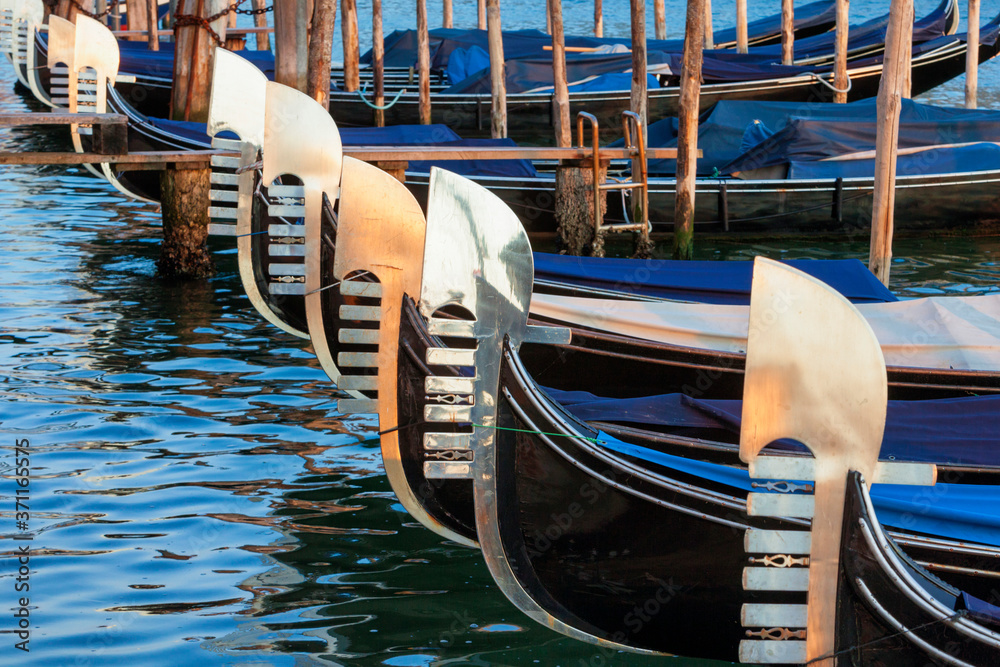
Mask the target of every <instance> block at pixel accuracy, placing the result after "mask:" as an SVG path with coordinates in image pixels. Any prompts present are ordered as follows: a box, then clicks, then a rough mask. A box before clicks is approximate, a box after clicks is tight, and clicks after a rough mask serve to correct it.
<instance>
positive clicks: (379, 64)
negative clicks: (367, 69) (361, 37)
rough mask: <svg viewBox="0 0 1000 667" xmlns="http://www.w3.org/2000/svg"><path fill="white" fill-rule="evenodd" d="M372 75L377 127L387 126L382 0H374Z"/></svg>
mask: <svg viewBox="0 0 1000 667" xmlns="http://www.w3.org/2000/svg"><path fill="white" fill-rule="evenodd" d="M372 77H373V78H374V79H375V80H374V81H373V83H374V85H375V127H385V110H384V109H383V108H382V107H384V106H385V41H384V40H383V37H382V0H372Z"/></svg>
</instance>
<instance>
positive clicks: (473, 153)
mask: <svg viewBox="0 0 1000 667" xmlns="http://www.w3.org/2000/svg"><path fill="white" fill-rule="evenodd" d="M344 155H350V156H351V157H353V158H357V159H358V160H363V161H365V162H412V161H425V160H589V159H590V158H592V157H593V156H594V149H593V147H591V146H588V147H583V146H572V147H555V146H528V147H525V146H510V147H507V146H499V147H492V146H491V147H487V148H476V147H466V148H462V147H451V146H344ZM698 156H699V157H700V156H701V153H700V151H699V152H698ZM633 157H634V156H633V155H632V153H631V152H629V151H628V149H626V148H607V147H604V148H601V159H602V160H605V159H607V160H630V159H632V158H633ZM646 157H647V158H648V159H650V160H674V159H677V149H676V148H647V149H646Z"/></svg>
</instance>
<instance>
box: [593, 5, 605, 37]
mask: <svg viewBox="0 0 1000 667" xmlns="http://www.w3.org/2000/svg"><path fill="white" fill-rule="evenodd" d="M594 37H604V3H603V2H602V1H601V0H594Z"/></svg>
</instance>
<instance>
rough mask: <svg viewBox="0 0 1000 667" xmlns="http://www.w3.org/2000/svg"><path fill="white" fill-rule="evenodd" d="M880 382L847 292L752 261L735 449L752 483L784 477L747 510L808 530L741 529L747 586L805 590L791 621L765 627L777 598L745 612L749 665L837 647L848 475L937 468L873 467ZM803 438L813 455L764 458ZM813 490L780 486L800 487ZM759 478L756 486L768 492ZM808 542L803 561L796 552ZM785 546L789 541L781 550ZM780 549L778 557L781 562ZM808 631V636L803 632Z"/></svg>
mask: <svg viewBox="0 0 1000 667" xmlns="http://www.w3.org/2000/svg"><path fill="white" fill-rule="evenodd" d="M886 399H887V385H886V371H885V361H884V359H883V357H882V350H881V348H880V346H879V343H878V340H877V339H876V338H875V334H874V333H873V332H872V330H871V327H870V326H869V325H868V323H867V321H865V319H864V317H863V316H862V315H861V314H860V313H859V312H858V311H857V309H856V308H854V306H852V305H851V304H850V303H849V302H848V301H847V300H846V299H845V298H844V297H842V296H840V295H839V294H838V293H837V292H835V291H834V290H832V289H831V288H830V287H828V286H827V285H825V284H823V283H822V282H820V281H818V280H816V279H814V278H811V277H809V276H807V275H805V274H803V273H802V272H800V271H797V270H795V269H792V268H790V267H788V266H786V265H784V264H780V263H778V262H774V261H771V260H767V259H763V258H760V257H758V258H757V260H756V261H755V264H754V277H753V289H752V292H751V297H750V325H749V336H748V341H747V361H746V375H745V380H744V395H743V419H742V424H743V427H742V431H741V434H740V457H741V458H742V460H743V461H744V462H746V463H748V464H749V466H750V476H751V477H752V478H755V479H769V480H781V481H785V482H788V483H789V484H788V485H773V486H772V487H771V488H773V489H774V490H775V492H773V493H767V492H754V493H750V494H749V496H748V500H747V513H748V515H750V516H767V517H800V518H811V519H812V528H811V530H810V531H759V530H755V529H753V528H751V529H750V531H748V533H747V537H746V540H745V546H746V549H747V553H757V554H769V555H771V556H772V557H771V558H767V557H766V556H765V557H764V558H754V559H753V561H752V563H754V564H757V563H763V565H764V566H763V567H755V566H748V567H746V568H745V569H744V573H743V585H744V588H745V589H746V590H752V591H761V592H766V591H784V592H786V593H785V594H787V592H790V591H800V592H805V593H806V599H807V603H808V604H807V605H806V613H805V614H804V615H802V614H797V615H795V616H794V618H788V617H787V616H786V617H784V618H785V620H786V621H790V622H788V623H785V624H784V625H786V626H788V627H771V626H773V625H774V624H772V623H770V622H768V621H769V619H772V618H778V617H780V614H781V612H780V610H779V609H778V608H779V607H780V606H782V605H768V604H765V603H755V604H754V605H752V606H750V605H748V606H745V607H744V609H743V614H742V616H743V619H742V620H743V621H744V625H745V626H747V627H755V628H757V630H756V631H749V636H754V637H761V638H760V639H747V640H744V641H742V642H740V649H739V657H740V661H741V662H746V663H787V662H797V663H801V662H806V661H814V660H815V661H817V664H826V665H828V666H832V664H833V663H834V660H833V659H832V658H829V657H825V656H831V655H832V654H833V653H834V652H835V649H836V644H835V637H836V632H835V630H836V628H835V620H836V592H837V583H838V577H839V563H840V538H841V527H842V524H843V515H844V501H845V489H846V480H847V476H848V474H849V473H850V472H851V471H858V472H860V473H861V474H862V475H863V476H864V477H865V479H866V480H869V483H870V482H871V481H873V480H876V479H877V478H879V477H881V478H884V479H893V480H894V481H895V480H899V481H901V482H902V483H927V482H928V481H929V482H930V483H933V480H934V477H935V473H934V467H933V466H920V465H915V464H906V468H905V469H898V471H897V472H894V471H893V467H894V464H889V463H881V464H880V463H879V461H878V453H879V449H880V447H881V443H882V434H883V431H884V428H885V413H886ZM786 438H789V439H794V440H797V441H799V442H801V443H803V444H804V445H805V446H806V447H808V448H809V450H810V452H811V453H812V454H813V458H812V459H803V458H801V457H771V456H766V455H765V456H761V455H760V454H761V451H762V450H763V449H764V448H765V447H766V446H767V445H769V444H770V443H772V442H774V441H776V440H781V439H786ZM804 481H805V482H815V484H814V486H813V493H812V494H811V495H807V494H802V493H781V492H780V491H781V490H783V489H789V488H792V486H791V485H792V484H796V485H797V486H796V488H799V489H804V488H808V487H806V486H804V485H802V484H801V482H804ZM765 486H766V485H759V486H758V488H765ZM806 546H808V565H805V566H800V567H795V566H791V567H784V566H782V565H779V564H788V565H792V564H793V563H795V564H798V563H803V564H804V563H806V562H807V561H805V560H799V559H794V558H792V554H796V553H798V554H801V553H803V551H804V548H805V547H806ZM788 547H792V548H790V549H789V548H788ZM777 556H781V558H777ZM801 627H804V628H805V634H804V636H805V639H801V637H802V636H803V633H802V631H801V630H794V631H793V630H791V629H789V628H801Z"/></svg>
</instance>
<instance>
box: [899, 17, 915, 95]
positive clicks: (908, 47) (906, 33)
mask: <svg viewBox="0 0 1000 667" xmlns="http://www.w3.org/2000/svg"><path fill="white" fill-rule="evenodd" d="M915 11H916V10H915V8H914V6H913V3H912V2H911V3H910V4H909V15H908V16H906V17H904V18H903V26H902V31H903V40H904V43H903V46H902V47H901V48H902V49H903V50H904V51H905V52H906V57H905V58H904V59H903V63H902V65H903V71H902V73H901V74H900V76H901V78H902V84H901V85H900V89H899V90H900V94H901V95H902V96H903V97H905V98H906V99H910V98H911V97H913V95H912V91H913V19H914V12H915Z"/></svg>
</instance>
